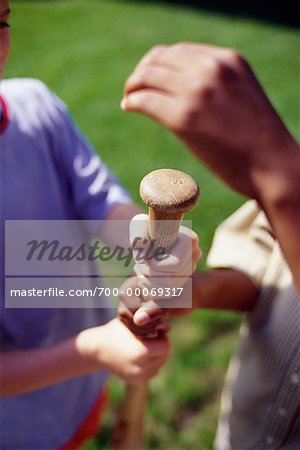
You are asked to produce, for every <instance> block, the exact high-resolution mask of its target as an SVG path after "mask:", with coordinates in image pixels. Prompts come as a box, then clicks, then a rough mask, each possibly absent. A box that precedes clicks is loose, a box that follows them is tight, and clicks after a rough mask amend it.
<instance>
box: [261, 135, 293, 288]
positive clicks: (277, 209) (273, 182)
mask: <svg viewBox="0 0 300 450" xmlns="http://www.w3.org/2000/svg"><path fill="white" fill-rule="evenodd" d="M255 182H256V187H257V193H258V201H259V203H260V205H261V207H262V208H263V209H264V211H265V213H266V214H267V216H268V219H269V221H270V223H271V225H272V227H273V230H274V233H275V236H276V238H277V239H278V241H279V243H280V245H281V248H282V250H283V253H284V255H285V257H286V260H287V263H288V264H289V267H290V269H291V271H292V273H293V276H294V282H295V285H296V286H297V288H298V291H300V241H299V229H300V148H299V146H298V145H297V144H296V143H295V142H294V141H293V140H292V139H291V140H290V142H289V143H288V144H287V145H286V147H284V148H282V149H281V151H279V152H278V160H277V161H275V162H274V164H273V169H272V171H268V170H266V171H262V172H258V174H257V176H256V177H255Z"/></svg>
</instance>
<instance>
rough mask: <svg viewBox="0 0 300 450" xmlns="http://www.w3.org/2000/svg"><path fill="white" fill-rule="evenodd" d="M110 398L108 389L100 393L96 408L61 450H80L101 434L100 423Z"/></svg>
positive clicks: (94, 407)
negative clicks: (87, 442)
mask: <svg viewBox="0 0 300 450" xmlns="http://www.w3.org/2000/svg"><path fill="white" fill-rule="evenodd" d="M108 396H109V390H108V388H105V389H103V390H102V391H101V392H100V395H99V396H98V398H97V400H96V402H95V403H94V406H93V407H92V409H91V410H90V412H89V413H88V415H87V416H86V418H85V419H84V421H83V422H82V423H81V425H80V427H79V428H78V429H77V431H76V432H75V434H74V435H73V437H72V438H71V439H70V440H69V441H68V442H67V443H66V444H64V445H63V446H62V447H60V449H59V450H79V449H80V448H82V446H83V444H85V443H86V441H88V440H89V439H91V438H93V437H95V436H96V435H97V434H98V433H99V429H100V423H101V419H102V415H103V413H104V409H105V407H106V404H107V401H108Z"/></svg>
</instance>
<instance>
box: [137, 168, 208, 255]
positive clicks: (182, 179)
mask: <svg viewBox="0 0 300 450" xmlns="http://www.w3.org/2000/svg"><path fill="white" fill-rule="evenodd" d="M199 194H200V191H199V186H198V184H197V183H196V181H195V180H194V179H193V178H192V177H191V176H190V175H187V174H186V173H184V172H181V171H180V170H174V169H159V170H154V171H153V172H150V173H149V174H148V175H146V176H145V177H144V178H143V179H142V181H141V185H140V195H141V198H142V200H143V201H144V203H146V205H147V206H148V207H149V218H150V221H149V224H148V235H149V238H150V239H151V240H152V241H153V242H155V248H157V247H163V248H165V249H166V251H168V250H169V249H170V248H171V247H172V246H173V245H174V243H175V241H176V239H177V234H178V230H179V227H180V223H181V220H182V218H183V215H184V213H185V212H187V211H189V210H190V209H192V208H193V207H194V206H195V205H196V203H197V201H198V198H199Z"/></svg>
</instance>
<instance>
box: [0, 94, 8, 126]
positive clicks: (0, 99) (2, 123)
mask: <svg viewBox="0 0 300 450" xmlns="http://www.w3.org/2000/svg"><path fill="white" fill-rule="evenodd" d="M0 104H1V120H0V134H2V133H4V131H5V130H6V128H7V127H8V124H9V109H8V106H7V104H6V102H5V101H4V98H3V97H1V95H0Z"/></svg>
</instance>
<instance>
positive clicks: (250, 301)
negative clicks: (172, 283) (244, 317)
mask: <svg viewBox="0 0 300 450" xmlns="http://www.w3.org/2000/svg"><path fill="white" fill-rule="evenodd" d="M258 292H259V289H258V288H257V287H256V286H255V285H254V283H253V282H252V281H251V280H250V279H249V278H248V277H247V276H246V275H244V274H242V273H241V272H237V271H235V270H230V269H217V270H211V271H209V272H196V273H195V274H194V275H193V308H194V309H197V308H201V309H203V308H208V309H223V310H233V311H241V312H246V311H251V310H252V309H253V307H254V305H255V302H256V300H257V296H258Z"/></svg>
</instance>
